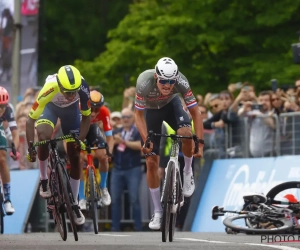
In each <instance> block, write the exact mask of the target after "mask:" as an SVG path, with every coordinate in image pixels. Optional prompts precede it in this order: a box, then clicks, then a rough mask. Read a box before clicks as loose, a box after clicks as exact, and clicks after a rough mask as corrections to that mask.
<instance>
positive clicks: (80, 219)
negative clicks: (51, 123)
mask: <svg viewBox="0 0 300 250" xmlns="http://www.w3.org/2000/svg"><path fill="white" fill-rule="evenodd" d="M59 118H60V121H61V129H62V132H63V134H64V135H67V134H70V132H74V133H76V134H77V135H78V134H79V130H80V110H79V108H78V103H77V102H76V103H74V104H72V105H71V106H68V107H67V108H63V109H61V110H60V111H59ZM67 154H68V157H69V160H70V165H71V168H70V185H71V189H72V193H73V197H74V206H73V215H74V220H75V223H76V224H77V225H82V224H83V223H84V222H85V218H84V216H83V214H82V212H81V211H80V208H79V206H78V193H79V185H80V176H81V172H82V168H81V166H80V149H78V147H77V145H76V143H75V142H72V141H70V140H67Z"/></svg>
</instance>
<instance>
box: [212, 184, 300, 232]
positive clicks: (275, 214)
mask: <svg viewBox="0 0 300 250" xmlns="http://www.w3.org/2000/svg"><path fill="white" fill-rule="evenodd" d="M291 189H296V191H298V195H299V191H300V182H299V181H290V182H284V183H281V184H279V185H277V186H275V187H273V188H272V189H271V190H270V191H269V192H268V193H267V194H266V196H264V195H262V194H257V193H252V194H246V195H244V196H243V199H244V205H243V207H242V209H241V210H240V211H229V210H225V209H224V208H223V207H218V206H214V207H213V209H212V219H213V220H216V219H217V218H218V217H219V216H224V215H225V214H226V213H234V214H237V215H236V216H228V217H226V218H225V219H224V220H223V224H224V225H225V226H226V228H225V231H226V232H227V233H230V234H236V233H251V234H274V233H299V231H300V228H299V223H298V219H299V218H300V203H299V202H298V201H294V202H291V201H282V200H280V198H282V197H283V195H284V194H286V193H291ZM294 191H295V190H294ZM241 220H243V222H244V223H241V222H240V223H239V224H238V225H236V224H235V222H237V221H241Z"/></svg>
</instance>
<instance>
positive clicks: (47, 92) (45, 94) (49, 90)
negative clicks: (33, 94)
mask: <svg viewBox="0 0 300 250" xmlns="http://www.w3.org/2000/svg"><path fill="white" fill-rule="evenodd" d="M53 91H54V88H50V89H48V90H47V91H46V92H44V93H43V94H42V95H41V96H40V97H39V99H38V101H39V100H40V99H41V98H43V97H46V96H47V95H49V94H50V93H52V92H53Z"/></svg>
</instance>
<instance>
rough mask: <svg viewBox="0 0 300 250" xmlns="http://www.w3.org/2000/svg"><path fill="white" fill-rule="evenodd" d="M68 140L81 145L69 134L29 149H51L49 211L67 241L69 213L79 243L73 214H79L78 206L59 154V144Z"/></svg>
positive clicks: (32, 144)
mask: <svg viewBox="0 0 300 250" xmlns="http://www.w3.org/2000/svg"><path fill="white" fill-rule="evenodd" d="M66 139H74V140H75V142H76V143H77V144H79V145H80V141H79V140H78V139H77V137H76V135H75V134H69V135H64V136H60V137H57V138H54V139H50V140H43V141H39V142H35V143H33V142H30V143H29V149H31V150H33V149H34V148H35V147H38V146H42V145H46V144H48V147H49V165H50V166H49V168H50V171H51V173H50V177H49V187H50V190H51V194H52V196H51V197H50V198H48V199H47V207H48V211H49V212H50V213H52V215H53V218H54V222H55V224H56V226H57V229H58V231H59V233H60V236H61V238H62V239H63V240H64V241H66V240H67V223H66V217H65V212H67V215H68V218H69V220H70V224H71V228H72V231H73V235H74V239H75V241H78V234H77V227H76V224H75V221H74V217H73V213H72V211H73V210H74V211H75V213H76V214H78V213H79V211H78V207H77V205H76V206H74V205H73V204H75V199H74V197H73V192H72V189H71V185H70V178H69V175H68V173H67V170H66V168H65V164H63V162H62V160H61V159H60V157H59V154H58V148H57V142H58V141H63V140H66Z"/></svg>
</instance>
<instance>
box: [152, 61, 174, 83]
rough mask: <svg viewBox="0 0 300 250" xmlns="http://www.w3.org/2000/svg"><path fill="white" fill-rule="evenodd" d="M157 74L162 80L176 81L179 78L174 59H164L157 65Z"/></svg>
mask: <svg viewBox="0 0 300 250" xmlns="http://www.w3.org/2000/svg"><path fill="white" fill-rule="evenodd" d="M155 72H156V74H157V76H158V77H159V78H161V79H176V78H177V76H178V67H177V65H176V63H175V62H174V60H173V59H171V58H169V57H163V58H161V59H159V60H158V62H157V64H156V65H155Z"/></svg>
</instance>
